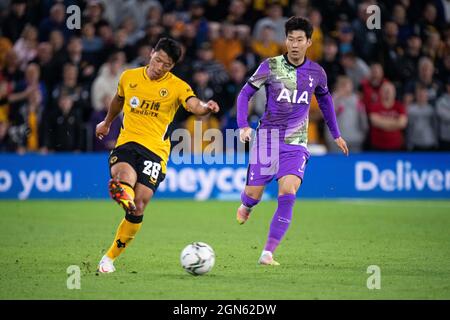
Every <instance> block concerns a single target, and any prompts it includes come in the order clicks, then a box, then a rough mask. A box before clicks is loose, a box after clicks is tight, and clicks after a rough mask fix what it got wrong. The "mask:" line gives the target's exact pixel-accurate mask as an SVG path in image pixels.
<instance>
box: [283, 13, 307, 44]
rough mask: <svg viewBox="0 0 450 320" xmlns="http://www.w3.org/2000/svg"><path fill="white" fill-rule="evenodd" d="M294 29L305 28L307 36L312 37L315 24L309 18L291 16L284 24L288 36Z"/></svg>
mask: <svg viewBox="0 0 450 320" xmlns="http://www.w3.org/2000/svg"><path fill="white" fill-rule="evenodd" d="M294 30H303V31H305V34H306V38H307V39H311V36H312V33H313V26H312V24H311V22H309V20H308V19H306V18H302V17H296V16H293V17H290V18H289V20H288V21H286V23H285V24H284V31H285V33H286V37H287V35H288V33H289V32H291V31H294Z"/></svg>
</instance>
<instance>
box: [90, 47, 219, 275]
mask: <svg viewBox="0 0 450 320" xmlns="http://www.w3.org/2000/svg"><path fill="white" fill-rule="evenodd" d="M180 56H181V47H180V45H179V44H178V43H177V42H176V41H174V40H172V39H169V38H162V39H160V40H159V41H158V43H157V44H156V46H155V48H154V49H153V50H152V53H151V55H150V61H149V64H148V65H147V66H145V67H141V68H135V69H129V70H126V71H124V72H123V73H122V75H121V77H120V80H119V85H118V88H117V93H116V94H115V96H114V98H113V100H112V102H111V105H110V106H109V110H108V113H107V115H106V118H105V120H103V121H102V122H100V123H99V124H98V125H97V127H96V131H95V133H96V136H97V137H98V138H99V139H102V138H103V137H104V136H106V135H107V134H108V132H109V128H110V126H111V123H112V122H113V120H114V119H115V118H116V117H117V116H118V115H119V113H120V112H121V111H123V115H124V117H123V124H122V129H121V131H120V134H119V137H118V139H117V144H116V146H115V148H114V149H113V150H112V151H111V154H110V156H109V166H110V174H111V180H110V181H109V193H110V196H111V198H112V199H114V200H115V201H116V202H117V203H118V204H119V205H121V206H122V207H123V209H124V210H125V218H124V219H123V220H122V222H121V223H120V225H119V227H118V229H117V232H116V236H115V237H114V241H113V243H112V245H111V247H110V248H109V250H108V251H107V252H106V254H105V255H104V256H103V257H102V259H101V261H100V263H99V266H98V271H99V272H102V273H110V272H114V271H115V267H114V264H113V262H114V260H115V259H116V258H117V257H118V256H119V255H120V254H121V253H122V252H123V251H124V250H125V249H126V248H127V246H128V245H129V244H130V242H131V241H132V240H133V239H134V237H135V235H136V233H137V232H138V231H139V229H140V227H141V225H142V218H143V215H144V210H145V207H146V206H147V204H148V202H149V201H150V199H151V198H152V197H153V194H154V193H155V191H156V189H157V188H158V185H159V184H160V183H161V181H163V180H164V177H165V173H166V165H167V160H168V158H169V152H170V139H169V137H168V135H167V128H168V126H169V124H170V123H171V122H172V120H173V117H174V115H175V112H176V111H177V109H178V107H179V106H180V105H182V106H183V107H184V108H185V109H186V110H187V111H190V112H192V113H194V114H196V115H206V114H207V113H209V112H214V113H217V112H218V111H219V106H218V104H217V103H216V102H215V101H212V100H210V101H208V102H203V101H200V100H199V99H198V98H197V97H196V96H195V94H194V92H193V91H192V89H191V87H190V86H189V85H188V84H187V83H186V82H184V81H183V80H181V79H180V78H178V77H176V76H175V75H173V74H172V73H171V72H170V70H171V69H172V68H173V67H174V66H175V64H176V63H177V62H178V61H179V59H180Z"/></svg>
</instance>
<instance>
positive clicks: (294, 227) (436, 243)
mask: <svg viewBox="0 0 450 320" xmlns="http://www.w3.org/2000/svg"><path fill="white" fill-rule="evenodd" d="M237 205H238V203H237V202H220V201H207V202H195V201H181V200H174V201H168V200H158V199H155V200H154V201H153V202H152V203H150V204H149V206H148V208H147V211H146V215H145V218H144V224H143V227H142V228H141V231H140V233H139V234H138V235H137V237H136V239H135V240H134V242H133V243H132V244H131V245H130V247H129V248H127V251H126V252H125V253H124V254H123V255H122V256H121V257H120V258H119V259H117V260H116V263H115V265H116V268H117V271H116V272H115V273H113V274H107V275H104V274H100V275H98V274H97V273H96V266H97V263H98V261H99V259H100V258H101V256H102V254H103V253H104V252H105V250H106V249H107V248H108V247H109V245H110V243H111V242H112V240H113V236H114V233H115V229H116V227H117V225H118V223H119V222H120V220H121V219H122V217H123V213H122V210H121V208H120V207H119V206H117V205H116V204H115V203H113V202H110V201H23V202H20V201H1V202H0V207H1V210H0V211H1V212H0V225H1V226H2V228H1V229H2V230H1V232H0V257H1V259H0V268H1V270H2V272H1V273H0V299H175V300H176V299H450V201H331V200H330V201H304V200H301V199H299V201H297V203H296V206H295V209H294V218H293V221H292V224H291V227H290V229H289V231H288V233H287V235H286V238H285V240H284V241H283V242H282V244H281V245H280V247H279V248H278V250H277V252H276V255H275V257H276V259H277V260H278V261H279V262H280V263H281V266H279V267H272V266H259V265H257V264H256V262H257V259H258V257H259V254H260V252H261V250H262V247H263V245H264V242H265V239H266V235H267V231H268V226H269V224H270V220H271V217H272V214H273V211H274V209H275V207H276V202H274V201H272V202H262V203H261V204H259V205H258V207H257V208H256V209H255V210H254V211H253V212H252V216H251V217H250V220H249V221H248V222H247V223H246V224H245V225H242V226H241V225H238V224H237V223H236V221H235V212H236V207H237ZM193 241H203V242H206V243H208V244H210V245H211V246H212V247H213V248H214V250H215V252H216V264H215V266H214V268H213V270H212V271H211V272H210V273H209V274H207V275H205V276H200V277H194V276H191V275H189V274H188V273H186V272H185V271H184V270H182V268H181V266H180V263H179V255H180V252H181V250H182V249H183V248H184V246H185V245H187V244H188V243H190V242H193ZM70 265H78V266H79V267H80V269H81V289H79V290H77V289H74V290H69V289H68V288H67V284H66V281H67V279H68V274H67V271H66V270H67V267H68V266H70ZM370 265H377V266H379V267H380V270H381V288H380V289H379V290H378V289H373V290H369V289H368V288H367V285H366V283H367V279H368V277H369V276H371V274H369V273H367V268H368V266H370Z"/></svg>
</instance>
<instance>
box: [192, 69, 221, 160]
mask: <svg viewBox="0 0 450 320" xmlns="http://www.w3.org/2000/svg"><path fill="white" fill-rule="evenodd" d="M193 84H194V85H193V86H192V89H193V90H194V92H195V93H196V95H197V97H198V98H199V99H200V100H202V101H208V100H216V97H217V94H216V92H215V91H214V88H213V87H212V86H211V83H210V81H209V74H208V72H206V70H204V69H202V68H200V69H197V70H195V71H194V76H193ZM199 121H201V122H199ZM185 128H186V129H187V130H188V131H189V133H190V135H191V139H192V140H191V143H192V145H191V152H193V153H195V154H199V153H201V152H202V151H203V150H204V149H205V148H206V146H208V145H209V144H210V143H211V142H209V141H206V140H204V139H203V135H204V134H205V132H206V130H208V129H220V122H219V120H218V119H217V118H216V116H215V115H210V114H208V115H205V116H198V115H194V114H187V119H186V122H185ZM200 130H201V131H200ZM195 131H197V135H195ZM197 137H198V138H200V140H199V141H195V138H197ZM216 143H217V142H216ZM220 143H221V141H220Z"/></svg>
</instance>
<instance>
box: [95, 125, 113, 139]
mask: <svg viewBox="0 0 450 320" xmlns="http://www.w3.org/2000/svg"><path fill="white" fill-rule="evenodd" d="M109 127H110V126H109V125H108V124H107V123H106V122H105V121H102V122H100V123H99V124H97V126H96V127H95V136H96V137H97V138H99V139H100V140H102V139H103V138H104V137H105V136H107V135H108V133H109Z"/></svg>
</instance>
